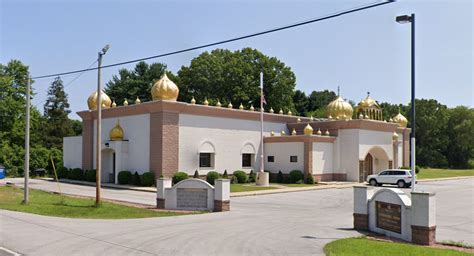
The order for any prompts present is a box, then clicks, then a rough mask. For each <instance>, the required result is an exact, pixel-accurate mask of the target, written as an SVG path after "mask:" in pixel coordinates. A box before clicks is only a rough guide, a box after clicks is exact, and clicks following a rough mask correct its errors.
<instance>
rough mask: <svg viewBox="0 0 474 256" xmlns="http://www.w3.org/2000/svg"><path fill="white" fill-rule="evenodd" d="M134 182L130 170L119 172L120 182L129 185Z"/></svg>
mask: <svg viewBox="0 0 474 256" xmlns="http://www.w3.org/2000/svg"><path fill="white" fill-rule="evenodd" d="M131 182H132V173H131V172H129V171H121V172H119V174H118V183H119V184H122V185H128V184H130V183H131Z"/></svg>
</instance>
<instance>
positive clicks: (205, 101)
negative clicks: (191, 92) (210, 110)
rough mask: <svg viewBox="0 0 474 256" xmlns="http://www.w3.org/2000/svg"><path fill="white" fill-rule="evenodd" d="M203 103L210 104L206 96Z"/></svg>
mask: <svg viewBox="0 0 474 256" xmlns="http://www.w3.org/2000/svg"><path fill="white" fill-rule="evenodd" d="M203 104H204V106H209V101H207V98H204V102H203Z"/></svg>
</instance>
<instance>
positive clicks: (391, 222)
mask: <svg viewBox="0 0 474 256" xmlns="http://www.w3.org/2000/svg"><path fill="white" fill-rule="evenodd" d="M375 209H376V216H377V227H378V228H382V229H385V230H389V231H393V232H397V233H399V234H400V233H401V232H402V209H401V206H400V205H399V204H391V203H386V202H379V201H376V202H375Z"/></svg>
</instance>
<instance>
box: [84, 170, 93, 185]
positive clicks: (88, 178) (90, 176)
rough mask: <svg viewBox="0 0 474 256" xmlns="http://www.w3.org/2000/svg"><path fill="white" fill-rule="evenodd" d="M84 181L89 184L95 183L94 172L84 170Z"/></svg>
mask: <svg viewBox="0 0 474 256" xmlns="http://www.w3.org/2000/svg"><path fill="white" fill-rule="evenodd" d="M84 180H85V181H89V182H95V181H96V170H86V172H85V174H84Z"/></svg>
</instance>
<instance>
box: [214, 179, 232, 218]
mask: <svg viewBox="0 0 474 256" xmlns="http://www.w3.org/2000/svg"><path fill="white" fill-rule="evenodd" d="M214 189H215V190H214V211H215V212H225V211H229V210H230V180H229V179H217V180H215V181H214Z"/></svg>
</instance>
